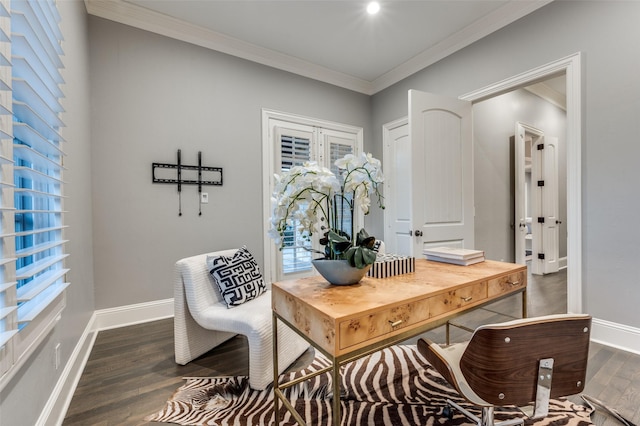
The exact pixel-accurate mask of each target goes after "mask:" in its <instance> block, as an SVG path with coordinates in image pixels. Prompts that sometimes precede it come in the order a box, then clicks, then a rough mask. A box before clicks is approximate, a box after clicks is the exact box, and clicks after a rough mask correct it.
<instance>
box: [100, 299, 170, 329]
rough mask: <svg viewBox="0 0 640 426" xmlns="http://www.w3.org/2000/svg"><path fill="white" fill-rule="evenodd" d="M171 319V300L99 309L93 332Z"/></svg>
mask: <svg viewBox="0 0 640 426" xmlns="http://www.w3.org/2000/svg"><path fill="white" fill-rule="evenodd" d="M171 317H173V299H164V300H155V301H152V302H145V303H138V304H135V305H127V306H119V307H117V308H109V309H101V310H99V311H96V323H95V330H98V331H100V330H109V329H110V328H118V327H125V326H128V325H134V324H141V323H144V322H149V321H156V320H160V319H164V318H171Z"/></svg>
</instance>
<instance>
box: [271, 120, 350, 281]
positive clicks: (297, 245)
mask: <svg viewBox="0 0 640 426" xmlns="http://www.w3.org/2000/svg"><path fill="white" fill-rule="evenodd" d="M273 135H274V150H275V153H274V154H275V155H274V158H275V164H274V170H276V172H277V173H280V172H282V171H287V170H289V169H290V168H291V167H293V166H297V165H302V164H303V163H304V162H305V161H316V162H317V163H318V164H319V165H321V166H324V167H327V168H329V169H330V170H331V171H333V172H334V173H335V174H336V176H339V175H340V173H339V170H338V168H337V167H336V166H335V161H336V160H337V159H339V158H342V157H344V156H345V154H350V153H354V152H355V151H356V146H357V143H358V137H359V135H360V134H359V133H357V132H348V131H343V130H340V129H330V128H325V127H321V126H313V125H307V124H303V123H293V122H280V121H278V122H277V123H276V125H275V126H274V132H273ZM347 212H348V208H347V207H346V206H345V211H344V212H343V213H347ZM270 213H271V212H269V214H270ZM343 223H344V226H345V230H346V232H348V233H349V234H350V233H351V220H350V215H345V220H344V222H343ZM320 234H321V232H318V233H316V235H314V238H313V239H312V241H306V240H305V239H304V238H302V236H301V235H300V233H299V232H297V230H296V226H295V225H294V226H292V227H291V229H290V230H289V231H288V232H287V233H286V234H285V247H284V248H283V249H282V250H281V251H279V252H278V254H277V255H276V269H277V273H276V278H277V279H291V278H297V277H301V276H307V275H312V274H314V273H315V270H314V269H313V266H312V264H311V260H312V259H314V258H317V257H320V255H319V254H317V253H312V252H311V251H309V249H311V248H313V249H315V250H320V251H323V250H324V246H321V245H320V244H319V242H318V240H319V238H320V237H321V236H322V235H320Z"/></svg>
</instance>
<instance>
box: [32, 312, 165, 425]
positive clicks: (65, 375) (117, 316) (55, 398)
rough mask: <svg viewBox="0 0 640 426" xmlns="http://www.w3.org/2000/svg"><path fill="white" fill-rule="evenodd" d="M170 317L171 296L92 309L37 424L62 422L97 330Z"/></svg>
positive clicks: (58, 423)
mask: <svg viewBox="0 0 640 426" xmlns="http://www.w3.org/2000/svg"><path fill="white" fill-rule="evenodd" d="M170 317H173V299H165V300H157V301H153V302H147V303H139V304H136V305H128V306H121V307H117V308H110V309H101V310H98V311H95V312H94V313H93V315H92V316H91V319H90V320H89V323H88V324H87V326H86V328H85V330H84V332H83V333H82V336H81V337H80V339H79V340H78V344H77V345H76V347H75V349H74V350H73V353H72V354H71V357H70V359H69V361H68V362H67V364H66V365H65V367H64V370H63V371H62V374H61V375H60V379H59V380H58V383H57V384H56V386H55V388H54V390H53V392H51V396H50V397H49V400H48V401H47V404H46V406H45V407H44V409H43V410H42V412H41V413H40V417H39V418H38V422H37V423H36V425H37V426H46V425H56V426H58V425H62V422H63V421H64V417H65V415H66V413H67V409H68V408H69V404H70V403H71V399H72V398H73V394H74V392H75V391H76V387H77V386H78V382H79V381H80V377H81V376H82V372H83V371H84V367H85V365H86V364H87V360H88V359H89V355H90V354H91V350H92V349H93V344H94V342H95V340H96V336H97V335H98V331H101V330H108V329H110V328H118V327H125V326H128V325H133V324H141V323H144V322H150V321H156V320H159V319H164V318H170Z"/></svg>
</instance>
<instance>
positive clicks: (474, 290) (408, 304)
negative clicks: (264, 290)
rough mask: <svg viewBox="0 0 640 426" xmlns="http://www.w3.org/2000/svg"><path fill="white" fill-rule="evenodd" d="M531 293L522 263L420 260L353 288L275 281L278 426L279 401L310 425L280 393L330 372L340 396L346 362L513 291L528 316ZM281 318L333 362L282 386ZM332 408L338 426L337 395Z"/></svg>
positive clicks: (311, 279)
mask: <svg viewBox="0 0 640 426" xmlns="http://www.w3.org/2000/svg"><path fill="white" fill-rule="evenodd" d="M526 288H527V268H526V266H525V265H516V264H513V263H505V262H495V261H490V260H487V261H484V262H481V263H477V264H475V265H470V266H457V265H451V264H447V263H439V262H432V261H428V260H424V259H416V270H415V272H413V273H410V274H404V275H397V276H394V277H390V278H383V279H376V278H369V277H365V278H364V279H363V280H362V281H361V282H360V283H358V284H355V285H351V286H334V285H331V284H329V283H328V282H327V281H326V280H325V279H324V278H322V277H320V276H315V277H308V278H301V279H296V280H290V281H282V282H276V283H273V285H272V292H271V295H272V296H271V297H272V308H273V358H274V362H273V364H274V387H273V392H274V410H275V414H276V424H280V413H279V403H280V402H282V403H283V405H284V406H285V407H286V408H287V409H288V410H289V411H290V412H291V413H292V415H293V416H294V417H295V419H296V421H297V422H298V423H300V424H304V423H305V422H304V420H303V419H302V418H301V417H300V415H299V414H298V413H297V412H296V411H295V409H294V408H293V406H292V405H291V404H290V403H289V401H287V400H286V398H284V395H283V393H282V391H281V389H284V388H286V387H289V386H293V385H294V384H297V383H299V382H301V381H303V380H306V379H308V378H311V377H313V376H315V375H317V374H322V373H325V372H327V371H331V374H332V386H333V395H334V396H335V395H340V374H339V373H340V366H341V365H343V364H345V363H348V362H351V361H353V360H355V359H357V358H360V357H362V356H365V355H368V354H370V353H372V352H375V351H378V350H380V349H383V348H385V347H388V346H391V345H393V344H396V343H399V342H402V341H403V340H406V339H408V338H410V337H413V336H416V335H418V334H421V333H424V332H426V331H428V330H430V329H432V328H435V327H439V326H441V325H443V324H445V323H446V322H447V321H448V320H450V319H452V318H454V317H456V316H458V315H460V314H462V313H465V312H467V311H469V310H471V309H474V308H477V307H480V306H483V305H486V304H488V303H491V302H495V301H496V300H498V299H501V298H504V297H507V296H511V295H513V294H515V293H522V315H523V317H526V303H527V302H526ZM278 320H280V321H282V322H284V323H285V324H287V325H288V326H289V327H291V328H292V329H293V330H295V331H296V332H297V333H298V334H300V335H301V336H302V337H304V338H305V339H306V340H307V341H309V343H311V344H312V345H313V346H314V347H315V348H316V349H317V350H319V351H320V352H322V353H323V354H324V355H325V356H326V357H327V358H329V360H330V361H332V363H333V365H332V366H330V367H328V368H326V369H324V370H321V371H319V372H317V373H315V374H313V375H312V376H307V377H306V378H302V379H299V380H297V381H295V382H289V383H283V384H278V371H277V365H278V334H277V329H278V328H277V322H278ZM332 410H333V411H332V420H333V424H334V425H339V424H340V398H338V397H334V398H333V403H332Z"/></svg>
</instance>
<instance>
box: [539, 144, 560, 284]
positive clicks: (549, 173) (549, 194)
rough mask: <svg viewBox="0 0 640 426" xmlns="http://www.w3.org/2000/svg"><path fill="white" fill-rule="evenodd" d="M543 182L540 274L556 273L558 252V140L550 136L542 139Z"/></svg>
mask: <svg viewBox="0 0 640 426" xmlns="http://www.w3.org/2000/svg"><path fill="white" fill-rule="evenodd" d="M542 152H543V154H542V157H543V161H542V163H543V169H542V173H543V176H542V177H543V180H544V186H542V187H540V188H541V190H542V214H543V217H544V223H543V224H542V253H544V259H540V260H541V261H542V273H543V274H551V273H554V272H558V269H559V259H558V257H559V252H560V240H559V238H560V218H559V217H558V211H559V206H558V139H557V138H555V137H551V136H546V137H545V138H544V149H542Z"/></svg>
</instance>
